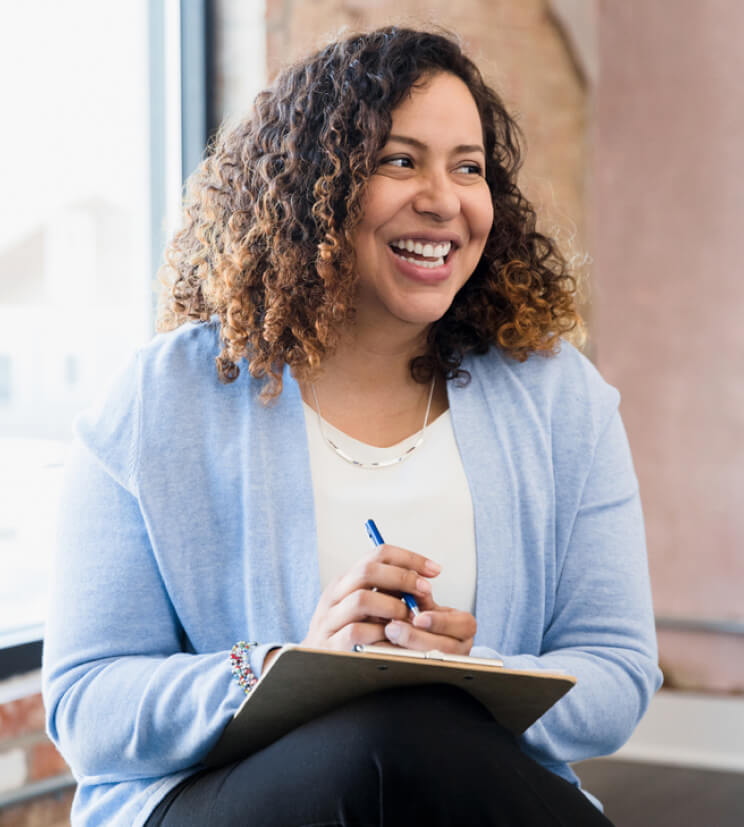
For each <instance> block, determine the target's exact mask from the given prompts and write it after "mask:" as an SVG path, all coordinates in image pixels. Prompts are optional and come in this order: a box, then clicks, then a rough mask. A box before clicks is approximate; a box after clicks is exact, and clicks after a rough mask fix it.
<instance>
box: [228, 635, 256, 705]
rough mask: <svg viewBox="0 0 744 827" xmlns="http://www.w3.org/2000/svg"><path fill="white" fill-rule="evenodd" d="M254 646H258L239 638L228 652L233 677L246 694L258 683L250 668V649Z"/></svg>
mask: <svg viewBox="0 0 744 827" xmlns="http://www.w3.org/2000/svg"><path fill="white" fill-rule="evenodd" d="M254 646H258V644H257V643H246V642H245V641H244V640H239V641H238V642H237V643H236V644H235V646H233V648H232V650H231V652H230V668H231V670H232V673H233V677H234V678H235V680H236V681H237V682H238V685H239V686H240V688H241V689H242V690H243V692H245V694H246V695H248V694H249V693H250V691H251V689H253V687H254V686H255V685H256V684H257V683H258V678H257V677H256V676H255V675H254V674H253V670H252V669H251V649H253V647H254Z"/></svg>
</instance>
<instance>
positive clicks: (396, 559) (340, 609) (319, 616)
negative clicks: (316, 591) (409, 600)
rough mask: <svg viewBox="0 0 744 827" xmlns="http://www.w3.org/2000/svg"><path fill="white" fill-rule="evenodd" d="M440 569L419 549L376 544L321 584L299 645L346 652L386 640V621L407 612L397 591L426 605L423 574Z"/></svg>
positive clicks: (427, 592)
mask: <svg viewBox="0 0 744 827" xmlns="http://www.w3.org/2000/svg"><path fill="white" fill-rule="evenodd" d="M440 570H441V568H440V566H439V565H438V564H437V563H435V562H434V561H433V560H428V559H427V558H426V557H422V556H421V555H420V554H415V553H414V552H412V551H407V550H406V549H403V548H398V547H397V546H390V545H387V544H385V545H382V546H380V547H379V548H377V549H375V550H374V552H372V553H370V554H369V555H368V556H367V557H363V558H361V559H360V561H359V562H358V563H357V564H356V565H355V566H354V567H353V568H352V569H351V570H350V571H348V572H347V573H346V574H345V575H342V576H341V577H338V578H337V579H336V580H334V581H332V582H331V583H329V584H328V586H327V587H326V588H325V589H324V591H323V594H322V595H321V596H320V600H319V601H318V606H317V608H316V609H315V613H314V614H313V617H312V620H311V621H310V629H309V630H308V633H307V635H306V637H305V639H304V640H303V641H302V645H303V646H311V647H314V648H316V649H345V650H347V651H348V650H351V649H353V648H354V646H355V645H356V644H357V643H363V644H365V645H367V646H370V645H373V644H379V643H387V642H388V639H387V638H386V637H385V628H386V624H389V622H390V621H391V620H398V621H405V620H408V619H409V616H410V612H409V609H408V607H407V606H406V604H405V603H404V602H403V601H402V600H401V599H400V596H399V595H400V593H401V592H409V593H410V594H412V595H413V596H414V597H415V598H416V601H417V602H418V603H419V604H420V605H421V604H422V603H427V605H428V603H430V602H431V584H430V583H429V581H428V579H427V578H430V577H436V576H437V574H439V572H440Z"/></svg>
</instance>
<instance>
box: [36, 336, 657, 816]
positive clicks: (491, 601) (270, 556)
mask: <svg viewBox="0 0 744 827" xmlns="http://www.w3.org/2000/svg"><path fill="white" fill-rule="evenodd" d="M217 351H218V328H217V326H216V324H215V323H209V324H202V325H186V326H184V327H182V328H180V329H178V330H177V331H174V332H173V333H169V334H166V335H161V336H158V337H156V338H155V339H154V340H153V341H152V342H151V343H150V344H149V345H147V346H146V347H144V348H143V349H141V351H140V352H139V353H138V354H137V357H136V358H135V359H134V360H133V361H132V363H131V364H130V365H129V367H128V368H127V369H126V370H125V371H124V372H123V374H122V375H121V376H120V377H119V378H118V379H117V381H116V382H115V383H114V387H113V390H112V391H111V392H110V393H109V395H108V396H107V397H106V398H105V401H104V402H103V403H102V404H101V406H100V407H99V408H98V409H97V410H96V411H95V412H93V413H91V414H88V415H86V416H84V417H82V418H81V419H80V420H79V421H78V423H77V427H76V431H77V439H76V443H75V446H74V449H73V451H72V454H71V457H70V460H69V463H68V467H67V472H66V474H67V476H66V483H65V491H64V495H63V500H62V507H61V520H60V527H59V547H58V553H57V559H56V571H55V575H54V579H53V589H52V596H51V605H50V610H49V621H48V626H47V634H46V641H45V651H44V668H43V681H44V697H45V703H46V707H47V713H48V729H49V733H50V735H51V737H52V738H53V740H54V741H55V743H56V744H57V745H58V746H59V748H60V750H61V752H62V754H63V755H64V756H65V758H66V759H67V761H68V762H69V763H70V766H71V767H72V769H73V772H74V774H75V777H76V778H77V780H78V782H79V786H78V790H77V794H76V797H75V803H74V807H73V824H85V825H98V824H105V825H126V826H127V827H130V825H140V824H142V823H143V822H144V821H145V820H146V818H147V816H148V815H149V813H150V812H151V811H152V809H153V808H154V807H155V805H156V804H157V802H158V801H159V800H160V799H161V798H162V797H163V796H164V795H165V793H166V792H167V791H168V790H169V789H171V788H172V787H173V786H174V785H175V784H177V783H178V782H179V781H180V780H181V779H183V778H185V777H186V776H188V775H189V774H190V773H191V772H193V770H194V765H196V764H198V762H199V761H200V760H201V759H202V758H203V757H204V756H205V755H206V753H207V752H208V751H209V749H210V747H211V746H212V745H213V744H214V743H215V741H216V739H217V738H218V736H219V734H220V732H221V731H222V729H223V727H224V726H225V724H226V723H227V722H228V720H229V719H230V717H231V716H232V714H233V712H234V711H235V710H236V709H237V707H238V706H239V704H240V702H241V700H242V697H243V696H242V691H241V690H240V688H239V687H238V686H237V684H236V683H235V681H234V680H233V679H232V677H231V674H230V669H229V665H228V651H229V649H230V647H231V646H232V644H233V643H234V642H235V641H237V640H241V639H245V640H257V641H259V642H261V643H263V644H265V645H264V646H262V647H261V648H259V649H258V650H256V652H255V655H254V671H256V672H257V673H258V671H259V665H260V663H261V662H262V659H263V655H264V653H265V651H266V649H267V648H268V646H269V645H271V644H279V643H284V642H298V641H300V640H301V639H302V638H303V637H304V635H305V633H306V631H307V628H308V624H309V621H310V617H311V615H312V613H313V610H314V608H315V605H316V603H317V601H318V598H319V595H320V585H319V577H318V552H317V548H316V541H315V536H316V532H315V523H314V519H315V518H314V509H313V499H312V484H311V477H310V468H309V459H308V449H307V442H306V436H305V423H304V414H303V410H302V405H301V399H300V394H299V389H298V387H297V384H296V383H295V382H294V380H293V379H292V378H291V376H290V375H289V372H288V371H286V372H285V384H284V391H283V393H282V394H281V397H280V398H279V400H278V401H277V403H276V404H274V405H271V406H269V407H265V406H264V405H262V404H261V402H260V401H259V399H258V393H259V390H260V387H261V383H260V382H259V381H256V380H254V379H252V378H251V377H250V375H249V373H248V370H247V369H245V368H244V369H243V371H242V372H241V375H240V377H239V379H238V380H237V381H236V382H234V383H233V384H231V385H227V386H225V385H222V384H220V382H219V381H218V379H217V375H216V370H215V366H214V357H215V355H216V353H217ZM465 366H466V367H467V368H468V369H469V371H470V372H471V374H472V381H471V382H470V384H469V385H467V386H465V387H458V386H457V384H456V383H452V382H450V383H449V387H448V393H449V400H450V408H451V413H452V421H453V425H454V430H455V435H456V439H457V444H458V446H459V449H460V453H461V455H462V459H463V463H464V467H465V471H466V474H467V477H468V481H469V484H470V489H471V494H472V499H473V507H474V511H475V528H476V542H477V587H476V611H475V613H476V617H477V621H478V634H477V637H476V645H475V647H474V648H473V654H476V655H481V656H494V655H496V654H498V656H501V657H503V658H504V661H505V664H506V665H507V666H509V667H529V668H533V667H544V668H546V669H547V668H560V669H564V670H566V671H568V672H569V673H571V674H573V675H575V676H576V677H577V678H578V684H577V686H576V687H575V688H574V689H572V690H571V692H569V694H568V695H567V696H566V697H565V698H564V699H563V700H561V701H560V702H559V703H558V704H556V706H555V707H554V708H553V709H551V710H550V711H549V712H548V713H547V714H546V715H544V716H543V717H542V718H541V719H540V721H539V722H538V723H536V724H535V725H534V726H533V727H531V728H530V729H529V730H528V731H527V733H526V734H525V735H524V736H523V739H522V745H523V748H524V750H525V751H526V752H528V753H529V754H530V755H532V756H534V757H535V758H536V759H537V760H538V761H540V762H541V763H542V764H544V765H545V766H546V767H548V768H549V769H551V770H553V771H554V772H556V773H558V774H560V775H562V776H563V777H564V778H567V779H569V780H572V781H574V782H576V777H575V775H574V774H573V773H572V771H571V769H570V768H569V767H568V766H567V762H570V761H577V760H580V759H583V758H588V757H590V756H594V755H599V754H604V753H609V752H612V751H614V750H616V749H617V748H618V747H620V745H621V744H623V743H624V741H625V740H626V739H627V738H628V737H629V735H630V734H631V732H632V731H633V729H634V727H635V726H636V724H637V723H638V721H639V719H640V718H641V716H642V715H643V713H644V711H645V709H646V707H647V705H648V702H649V699H650V697H651V695H652V694H653V692H654V691H655V690H656V689H657V688H658V687H659V684H660V682H661V679H660V672H659V670H658V667H657V663H656V643H655V636H654V624H653V616H652V610H651V599H650V590H649V581H648V569H647V562H646V551H645V543H644V531H643V519H642V515H641V506H640V501H639V496H638V484H637V480H636V477H635V474H634V471H633V467H632V462H631V458H630V453H629V450H628V445H627V441H626V437H625V433H624V430H623V426H622V423H621V420H620V416H619V414H618V409H617V408H618V401H619V395H618V393H617V391H616V390H614V389H613V388H611V387H610V386H609V385H607V384H606V383H605V382H604V381H603V380H602V378H601V377H600V376H599V374H598V373H597V371H596V370H595V368H594V367H593V366H592V364H591V363H590V362H589V361H588V360H587V359H585V358H584V357H583V356H582V355H581V354H579V353H578V351H576V350H575V349H574V348H572V347H571V346H570V345H567V344H563V345H562V348H561V352H560V353H559V354H558V355H557V356H555V357H551V358H545V357H542V356H532V357H530V358H529V359H528V360H527V361H526V362H524V363H518V362H515V361H513V360H511V359H510V358H508V357H506V356H504V355H503V354H501V353H500V352H499V351H497V350H492V351H491V352H490V353H489V354H488V355H486V356H476V357H471V358H469V359H468V360H467V361H466V365H465ZM422 551H423V553H425V549H424V550H422ZM483 794H484V795H487V794H488V791H487V790H484V791H483Z"/></svg>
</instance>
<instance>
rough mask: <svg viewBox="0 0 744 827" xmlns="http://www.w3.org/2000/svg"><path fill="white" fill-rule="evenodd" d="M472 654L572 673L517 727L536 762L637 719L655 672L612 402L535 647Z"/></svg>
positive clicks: (614, 740)
mask: <svg viewBox="0 0 744 827" xmlns="http://www.w3.org/2000/svg"><path fill="white" fill-rule="evenodd" d="M471 654H473V655H477V656H481V657H483V656H487V657H502V659H503V661H504V665H505V666H506V667H507V668H515V669H520V668H524V669H535V668H537V669H546V670H550V669H562V670H564V671H566V672H568V673H569V674H572V675H574V676H575V677H576V678H577V683H576V686H574V687H573V688H572V689H571V690H570V691H569V692H568V694H567V695H566V696H565V697H564V698H562V699H561V700H560V701H558V703H557V704H556V705H555V706H554V707H552V708H551V709H550V710H548V712H547V713H546V714H545V715H543V716H542V718H540V719H539V720H538V721H537V722H536V723H535V724H534V725H533V726H532V727H530V728H529V729H528V730H527V731H526V732H525V733H524V735H523V736H522V746H523V748H524V750H525V751H526V752H527V753H528V754H531V755H532V756H533V757H535V758H536V759H537V760H539V761H540V762H541V763H542V764H545V765H548V766H549V765H551V764H558V763H562V762H572V761H579V760H582V759H585V758H589V757H591V756H595V755H605V754H608V753H611V752H614V751H615V750H617V749H619V748H620V747H621V746H622V745H623V744H624V743H625V741H626V740H627V739H628V738H629V737H630V735H631V733H632V732H633V730H634V729H635V727H636V725H637V724H638V722H639V721H640V719H641V717H642V715H643V714H644V712H645V710H646V708H647V706H648V703H649V701H650V699H651V697H652V696H653V694H654V692H656V690H657V689H658V688H659V686H660V685H661V672H660V670H659V668H658V665H657V649H656V636H655V629H654V618H653V610H652V605H651V593H650V585H649V577H648V564H647V559H646V545H645V534H644V526H643V515H642V512H641V504H640V498H639V491H638V483H637V479H636V476H635V472H634V470H633V465H632V460H631V456H630V450H629V447H628V442H627V438H626V435H625V430H624V428H623V424H622V421H621V419H620V414H619V412H618V410H617V406H614V409H613V411H612V413H611V415H610V416H609V419H608V421H607V422H606V424H605V427H603V428H602V430H601V432H600V435H599V438H598V440H597V443H596V448H595V452H594V457H593V460H592V463H591V466H590V468H589V472H588V475H587V477H586V480H585V484H584V487H583V492H582V495H581V499H580V503H579V507H578V509H577V511H576V513H575V519H574V522H573V526H572V529H571V531H570V535H569V539H568V544H567V548H566V552H565V555H564V556H563V560H562V565H561V567H560V570H559V572H558V581H557V586H556V595H555V608H554V611H553V614H552V617H551V618H550V621H549V623H548V624H547V626H546V629H545V633H544V636H543V645H542V650H541V652H540V654H539V655H537V656H536V655H531V654H516V655H507V656H502V655H500V654H499V653H498V652H496V651H494V650H492V649H490V648H488V647H486V646H476V647H474V648H473V650H472V651H471Z"/></svg>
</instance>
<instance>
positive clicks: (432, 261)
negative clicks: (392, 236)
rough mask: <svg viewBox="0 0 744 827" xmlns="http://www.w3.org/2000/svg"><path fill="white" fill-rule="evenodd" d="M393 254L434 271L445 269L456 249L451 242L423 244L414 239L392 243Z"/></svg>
mask: <svg viewBox="0 0 744 827" xmlns="http://www.w3.org/2000/svg"><path fill="white" fill-rule="evenodd" d="M389 246H390V249H391V250H392V251H393V253H394V254H395V255H396V256H398V257H399V258H402V259H403V261H409V262H411V264H416V265H418V266H419V267H425V268H428V269H434V268H435V267H443V266H444V264H445V262H446V261H447V259H448V258H449V256H450V255H451V254H452V252H453V251H454V249H455V245H454V244H453V243H452V242H451V241H443V242H430V241H427V242H422V241H415V240H413V239H410V238H407V239H398V240H396V241H392V242H391V243H390V245H389Z"/></svg>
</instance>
